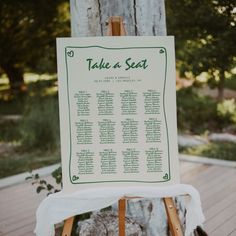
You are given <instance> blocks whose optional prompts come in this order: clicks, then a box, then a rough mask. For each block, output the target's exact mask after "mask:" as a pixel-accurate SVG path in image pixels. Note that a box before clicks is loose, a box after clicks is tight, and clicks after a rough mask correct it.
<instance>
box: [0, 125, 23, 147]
mask: <svg viewBox="0 0 236 236" xmlns="http://www.w3.org/2000/svg"><path fill="white" fill-rule="evenodd" d="M19 126H20V124H19V122H16V121H4V122H3V121H2V122H1V121H0V142H18V141H19V140H20V138H21V135H20V128H19Z"/></svg>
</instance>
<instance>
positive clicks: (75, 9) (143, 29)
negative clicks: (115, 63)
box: [70, 0, 184, 236]
mask: <svg viewBox="0 0 236 236" xmlns="http://www.w3.org/2000/svg"><path fill="white" fill-rule="evenodd" d="M70 7H71V27H72V36H73V37H79V36H80V37H81V36H101V35H106V30H107V29H106V26H107V21H108V18H109V17H110V16H122V17H123V19H124V24H125V29H126V32H127V35H130V36H133V35H139V36H143V35H147V36H152V35H159V36H161V35H166V22H165V7H164V0H148V1H144V0H129V1H126V0H119V1H118V0H117V1H109V0H70ZM150 206H151V207H150ZM114 208H115V206H113V209H114ZM150 209H151V210H150ZM161 209H162V210H161ZM152 210H153V211H152ZM154 210H155V212H154ZM157 211H158V212H157ZM181 212H184V210H182V211H181ZM127 214H129V215H130V216H131V217H135V219H137V218H138V220H140V221H141V222H140V223H141V224H143V225H144V226H145V233H146V234H145V235H148V236H157V235H163V234H162V233H163V232H165V233H166V235H168V227H167V223H166V215H165V211H164V208H163V203H162V201H161V200H160V199H152V200H141V201H139V203H137V204H133V203H130V204H129V205H128V207H127ZM160 219H161V220H160Z"/></svg>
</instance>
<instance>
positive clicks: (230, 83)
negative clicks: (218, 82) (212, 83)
mask: <svg viewBox="0 0 236 236" xmlns="http://www.w3.org/2000/svg"><path fill="white" fill-rule="evenodd" d="M225 87H226V88H228V89H233V90H236V75H233V76H232V77H231V78H230V79H227V80H226V81H225Z"/></svg>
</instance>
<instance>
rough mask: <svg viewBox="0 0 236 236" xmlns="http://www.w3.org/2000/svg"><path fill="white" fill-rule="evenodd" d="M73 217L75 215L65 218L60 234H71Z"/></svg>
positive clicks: (68, 235) (65, 235) (67, 235)
mask: <svg viewBox="0 0 236 236" xmlns="http://www.w3.org/2000/svg"><path fill="white" fill-rule="evenodd" d="M74 218H75V217H74V216H72V217H70V218H68V219H66V220H65V223H64V227H63V232H62V236H71V231H72V227H73V222H74Z"/></svg>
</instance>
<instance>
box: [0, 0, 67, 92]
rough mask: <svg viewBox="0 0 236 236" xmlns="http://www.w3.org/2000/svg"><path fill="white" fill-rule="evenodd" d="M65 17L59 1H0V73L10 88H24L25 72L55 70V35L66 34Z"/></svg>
mask: <svg viewBox="0 0 236 236" xmlns="http://www.w3.org/2000/svg"><path fill="white" fill-rule="evenodd" d="M69 20H70V19H69V3H68V2H66V1H63V0H57V1H54V0H37V1H31V0H22V1H14V0H3V1H1V7H0V25H1V27H0V45H1V47H0V73H6V75H7V77H8V79H9V83H10V87H11V90H12V91H13V90H14V91H16V92H19V91H20V90H21V89H22V88H24V73H25V72H26V71H33V72H36V73H45V72H47V73H50V72H54V73H55V71H56V66H55V65H56V63H55V55H56V52H55V45H56V42H55V38H56V37H59V36H68V35H69V32H70V23H69Z"/></svg>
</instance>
